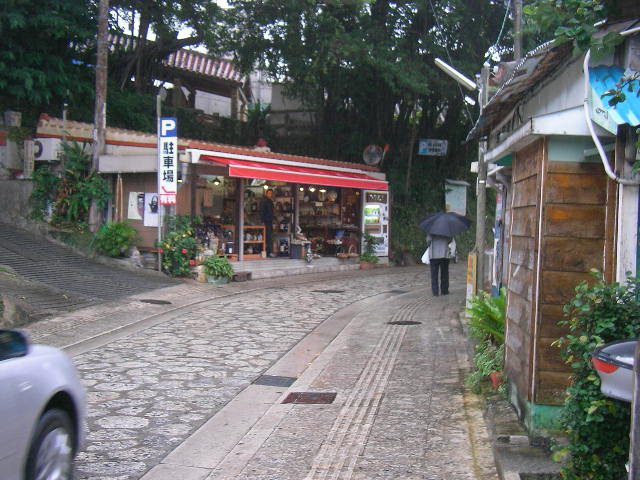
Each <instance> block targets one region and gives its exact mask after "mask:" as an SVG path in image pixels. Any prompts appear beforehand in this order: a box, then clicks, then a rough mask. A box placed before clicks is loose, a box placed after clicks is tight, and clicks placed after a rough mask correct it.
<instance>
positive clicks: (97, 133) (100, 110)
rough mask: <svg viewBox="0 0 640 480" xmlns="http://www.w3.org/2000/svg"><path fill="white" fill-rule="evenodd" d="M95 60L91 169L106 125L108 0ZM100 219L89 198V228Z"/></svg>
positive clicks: (102, 4) (100, 12) (104, 0)
mask: <svg viewBox="0 0 640 480" xmlns="http://www.w3.org/2000/svg"><path fill="white" fill-rule="evenodd" d="M97 40H98V41H97V61H96V103H95V109H94V117H93V152H92V156H91V170H92V171H94V172H95V171H96V170H97V169H98V163H99V160H100V154H101V153H102V152H103V150H104V144H105V130H106V126H107V112H106V110H107V60H108V59H107V54H108V53H109V45H108V41H109V0H100V6H99V10H98V37H97ZM99 221H100V212H99V211H98V205H97V203H96V199H95V198H93V199H91V206H90V208H89V229H90V230H91V231H92V232H95V231H96V229H97V228H98V223H99Z"/></svg>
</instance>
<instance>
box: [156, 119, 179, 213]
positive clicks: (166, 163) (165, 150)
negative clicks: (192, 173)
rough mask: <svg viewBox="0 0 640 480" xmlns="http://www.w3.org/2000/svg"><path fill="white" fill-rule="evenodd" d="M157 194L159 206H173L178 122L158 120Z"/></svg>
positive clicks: (176, 175) (174, 202) (175, 188)
mask: <svg viewBox="0 0 640 480" xmlns="http://www.w3.org/2000/svg"><path fill="white" fill-rule="evenodd" d="M158 136H159V138H158V188H159V189H160V191H159V192H158V194H159V197H160V204H161V205H175V204H176V192H177V191H178V122H176V119H175V118H173V117H163V118H161V119H160V131H159V132H158Z"/></svg>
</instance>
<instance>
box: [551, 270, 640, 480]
mask: <svg viewBox="0 0 640 480" xmlns="http://www.w3.org/2000/svg"><path fill="white" fill-rule="evenodd" d="M593 274H594V276H595V278H596V282H595V283H594V284H593V285H589V284H587V282H582V283H580V284H579V285H578V286H577V287H576V289H575V290H576V295H575V297H574V298H573V300H571V302H569V303H568V304H567V305H566V306H565V307H564V312H565V315H566V316H567V317H569V319H568V320H564V321H562V322H560V324H561V325H567V326H568V327H569V334H568V335H566V336H564V337H562V338H560V339H559V340H558V341H557V344H558V345H559V346H560V348H561V355H562V358H563V359H564V360H565V361H566V362H567V363H568V364H570V365H571V368H572V369H573V375H572V385H571V386H570V387H569V388H568V389H567V396H566V399H565V404H564V409H563V413H562V416H561V421H562V425H563V427H564V429H565V431H566V434H567V440H568V444H567V446H566V448H563V449H561V450H558V451H557V452H556V457H558V458H559V457H563V456H567V455H568V461H567V463H566V465H565V467H564V468H563V471H562V476H563V478H565V479H569V480H583V479H590V480H618V479H623V478H627V474H626V471H625V462H626V461H627V458H628V454H629V424H630V420H631V415H630V405H629V404H628V403H625V402H621V401H619V400H614V399H612V398H609V397H605V396H604V395H603V394H602V393H601V392H600V378H599V377H598V374H597V373H596V371H595V370H594V369H593V367H592V366H591V352H592V351H593V350H594V349H595V348H596V347H598V346H600V345H603V344H605V343H609V342H612V341H614V340H622V339H628V338H637V337H638V335H639V334H640V302H639V301H638V294H640V289H639V285H640V281H639V280H638V279H636V278H629V279H628V280H627V281H626V282H625V284H624V285H620V284H618V283H613V284H608V283H606V282H604V281H603V279H602V275H601V274H599V273H598V272H593Z"/></svg>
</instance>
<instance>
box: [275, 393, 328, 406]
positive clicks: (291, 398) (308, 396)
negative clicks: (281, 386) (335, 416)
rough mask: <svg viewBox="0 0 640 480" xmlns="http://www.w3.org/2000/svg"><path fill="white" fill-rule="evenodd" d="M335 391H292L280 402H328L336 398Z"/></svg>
mask: <svg viewBox="0 0 640 480" xmlns="http://www.w3.org/2000/svg"><path fill="white" fill-rule="evenodd" d="M336 395H337V394H336V392H292V393H290V394H289V395H287V398H285V399H284V400H283V402H282V403H305V404H328V403H333V401H334V400H335V399H336Z"/></svg>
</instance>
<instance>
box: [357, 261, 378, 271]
mask: <svg viewBox="0 0 640 480" xmlns="http://www.w3.org/2000/svg"><path fill="white" fill-rule="evenodd" d="M374 266H375V265H374V264H373V263H371V262H360V270H371V269H372V268H373V267H374Z"/></svg>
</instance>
